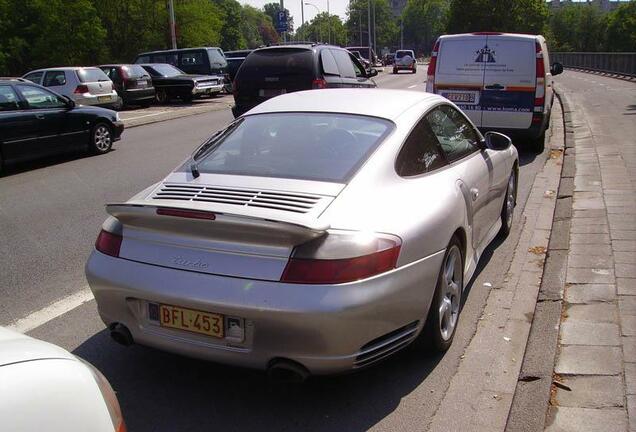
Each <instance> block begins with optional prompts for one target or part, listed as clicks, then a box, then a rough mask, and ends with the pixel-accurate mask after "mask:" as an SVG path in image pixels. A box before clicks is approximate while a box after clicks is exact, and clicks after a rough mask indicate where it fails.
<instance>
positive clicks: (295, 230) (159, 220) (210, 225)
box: [106, 200, 330, 244]
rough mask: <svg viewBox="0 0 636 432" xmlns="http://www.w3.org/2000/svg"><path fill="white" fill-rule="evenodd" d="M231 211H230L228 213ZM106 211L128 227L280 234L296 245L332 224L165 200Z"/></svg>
mask: <svg viewBox="0 0 636 432" xmlns="http://www.w3.org/2000/svg"><path fill="white" fill-rule="evenodd" d="M157 209H179V210H196V211H202V212H209V213H214V215H215V218H214V219H213V220H201V219H187V218H181V217H176V216H165V215H159V214H157ZM228 210H229V211H228ZM106 212H107V213H108V214H110V215H111V216H113V217H114V218H116V219H117V220H119V221H120V222H121V223H122V224H123V225H124V226H134V227H142V228H151V229H153V228H155V229H160V230H164V229H167V230H170V231H188V232H189V233H192V232H193V231H194V232H196V233H198V234H201V235H205V234H206V233H212V232H217V233H218V232H219V231H222V230H232V229H234V230H240V231H242V232H244V233H245V234H246V235H248V234H249V233H254V235H257V236H259V237H260V236H263V235H266V236H269V235H279V236H281V237H286V238H288V239H293V240H294V242H295V243H296V244H298V243H300V242H303V241H307V240H310V239H313V238H317V237H321V236H323V235H324V234H325V233H326V231H327V230H328V229H329V228H330V225H329V224H327V223H324V222H321V221H319V220H317V219H316V218H314V217H308V216H305V215H302V214H299V215H296V214H289V215H286V214H281V213H285V212H276V214H275V215H273V214H272V212H271V211H269V210H267V209H258V208H253V207H250V208H244V207H240V206H233V205H232V206H230V205H223V204H214V205H211V204H210V203H196V202H191V201H188V202H181V201H172V200H170V201H168V200H166V201H162V202H152V203H149V202H148V201H146V200H131V201H128V202H126V203H112V204H107V205H106ZM186 221H187V223H184V222H186Z"/></svg>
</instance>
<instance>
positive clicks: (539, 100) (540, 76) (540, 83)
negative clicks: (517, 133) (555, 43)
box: [532, 42, 546, 123]
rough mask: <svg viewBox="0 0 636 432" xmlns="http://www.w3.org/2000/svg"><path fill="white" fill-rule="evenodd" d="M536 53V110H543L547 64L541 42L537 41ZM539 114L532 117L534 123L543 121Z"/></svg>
mask: <svg viewBox="0 0 636 432" xmlns="http://www.w3.org/2000/svg"><path fill="white" fill-rule="evenodd" d="M535 53H536V75H537V78H536V82H535V85H536V89H535V93H534V112H535V113H537V112H539V113H540V112H543V105H544V103H545V84H546V82H545V64H544V63H543V51H542V50H541V44H540V43H539V42H535ZM536 118H537V115H536V114H535V115H534V116H533V117H532V123H538V122H541V121H542V119H541V120H539V121H537V119H536Z"/></svg>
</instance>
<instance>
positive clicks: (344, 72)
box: [331, 50, 356, 78]
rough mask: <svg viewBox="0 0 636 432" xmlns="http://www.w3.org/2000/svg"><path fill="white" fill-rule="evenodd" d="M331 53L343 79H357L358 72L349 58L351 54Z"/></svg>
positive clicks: (344, 52) (341, 51) (335, 51)
mask: <svg viewBox="0 0 636 432" xmlns="http://www.w3.org/2000/svg"><path fill="white" fill-rule="evenodd" d="M331 53H332V54H333V56H334V57H335V59H336V63H337V64H338V69H339V70H340V76H341V77H343V78H355V77H356V71H355V69H354V66H353V62H352V61H351V57H349V53H348V52H346V51H344V50H331Z"/></svg>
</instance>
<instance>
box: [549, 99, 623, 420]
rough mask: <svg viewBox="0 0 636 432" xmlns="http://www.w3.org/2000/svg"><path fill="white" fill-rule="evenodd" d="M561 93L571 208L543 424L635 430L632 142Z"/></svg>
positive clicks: (566, 227) (564, 183)
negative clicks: (604, 129)
mask: <svg viewBox="0 0 636 432" xmlns="http://www.w3.org/2000/svg"><path fill="white" fill-rule="evenodd" d="M561 97H562V99H563V102H564V112H565V125H566V129H565V133H566V147H567V148H566V159H565V161H564V168H563V173H562V177H563V178H562V182H561V185H562V187H563V186H564V185H567V184H568V179H567V177H568V175H571V176H572V177H573V182H572V181H571V180H570V181H569V183H570V187H571V188H572V211H571V219H568V220H567V223H566V224H564V225H562V229H563V230H566V232H569V248H568V252H567V266H566V272H565V287H564V292H563V307H562V313H561V325H560V329H559V339H558V340H559V345H558V347H557V355H556V359H555V367H554V372H555V375H554V378H553V384H552V392H551V398H550V406H549V409H548V414H547V418H546V423H545V427H546V429H545V430H546V431H549V432H556V431H577V432H585V431H595V432H596V431H628V430H629V431H636V181H635V177H634V176H635V173H634V169H633V167H634V165H635V163H636V152H635V151H634V149H635V147H632V148H627V147H625V146H620V145H617V144H616V143H615V141H614V140H612V139H608V137H603V136H599V135H597V134H594V133H593V131H592V125H590V124H589V123H588V119H587V118H585V116H584V115H582V112H581V111H580V110H579V107H578V106H576V105H573V103H572V101H571V100H570V98H569V97H568V95H567V93H565V92H561ZM572 158H573V165H572V162H571V161H572ZM566 187H567V186H566ZM568 225H569V226H568ZM565 237H566V238H567V235H566V236H565Z"/></svg>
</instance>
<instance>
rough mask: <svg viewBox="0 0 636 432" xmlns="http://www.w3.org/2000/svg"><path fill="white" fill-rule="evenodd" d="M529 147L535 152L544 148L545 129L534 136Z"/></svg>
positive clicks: (540, 151)
mask: <svg viewBox="0 0 636 432" xmlns="http://www.w3.org/2000/svg"><path fill="white" fill-rule="evenodd" d="M530 148H531V149H532V150H533V151H534V152H535V153H536V154H541V153H543V150H545V131H543V133H542V134H541V135H539V136H538V137H537V138H534V139H533V140H532V142H531V144H530Z"/></svg>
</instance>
